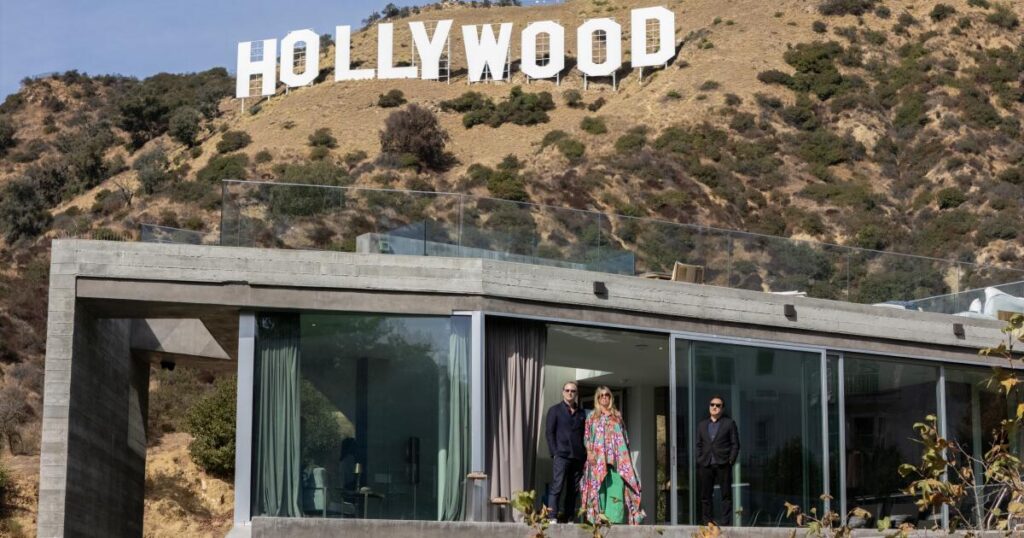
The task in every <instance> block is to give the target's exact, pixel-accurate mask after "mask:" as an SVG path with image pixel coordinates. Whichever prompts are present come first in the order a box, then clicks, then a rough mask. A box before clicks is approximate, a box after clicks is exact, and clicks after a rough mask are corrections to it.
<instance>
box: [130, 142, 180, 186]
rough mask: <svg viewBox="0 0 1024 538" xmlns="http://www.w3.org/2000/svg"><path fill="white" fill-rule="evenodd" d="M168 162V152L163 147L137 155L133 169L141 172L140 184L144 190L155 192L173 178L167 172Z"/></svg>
mask: <svg viewBox="0 0 1024 538" xmlns="http://www.w3.org/2000/svg"><path fill="white" fill-rule="evenodd" d="M168 164H169V163H168V161H167V154H166V153H164V150H163V148H161V147H156V148H153V149H151V150H149V151H147V152H145V153H143V154H142V155H139V156H138V157H136V159H135V162H134V163H133V164H132V169H134V170H135V171H136V172H138V174H139V185H140V186H141V187H142V192H144V193H146V194H153V193H155V192H157V191H159V190H160V189H161V188H162V187H163V186H164V184H165V183H166V182H167V180H169V179H170V178H171V175H170V174H169V173H168V172H167V165H168Z"/></svg>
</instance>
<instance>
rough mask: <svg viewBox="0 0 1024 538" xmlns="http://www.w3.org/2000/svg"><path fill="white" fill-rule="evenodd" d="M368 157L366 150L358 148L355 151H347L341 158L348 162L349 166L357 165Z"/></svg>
mask: <svg viewBox="0 0 1024 538" xmlns="http://www.w3.org/2000/svg"><path fill="white" fill-rule="evenodd" d="M366 157H367V155H366V152H365V151H363V150H361V149H357V150H355V151H350V152H348V153H346V154H345V156H344V157H342V158H341V160H342V161H343V162H344V163H345V164H347V165H348V166H349V167H353V166H355V165H357V164H359V163H361V162H363V161H365V160H366Z"/></svg>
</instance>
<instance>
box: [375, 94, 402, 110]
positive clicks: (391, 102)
mask: <svg viewBox="0 0 1024 538" xmlns="http://www.w3.org/2000/svg"><path fill="white" fill-rule="evenodd" d="M405 103H406V100H405V94H404V93H402V90H391V91H389V92H388V93H382V94H380V96H378V97H377V106H379V107H381V108H395V107H399V106H402V105H404V104H405Z"/></svg>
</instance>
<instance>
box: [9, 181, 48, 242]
mask: <svg viewBox="0 0 1024 538" xmlns="http://www.w3.org/2000/svg"><path fill="white" fill-rule="evenodd" d="M49 224H50V213H49V212H48V211H47V207H46V200H45V199H43V197H42V196H41V195H40V193H39V189H38V188H37V187H36V185H35V184H34V183H33V182H32V181H29V180H27V179H18V180H15V181H12V182H10V183H8V184H7V186H6V187H4V189H3V190H2V191H0V232H2V233H3V236H4V239H6V240H7V242H8V243H13V242H14V241H17V240H18V239H21V238H23V237H35V236H37V235H39V234H40V233H42V231H43V230H45V229H46V227H47V226H48V225H49Z"/></svg>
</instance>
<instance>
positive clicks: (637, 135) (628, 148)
mask: <svg viewBox="0 0 1024 538" xmlns="http://www.w3.org/2000/svg"><path fill="white" fill-rule="evenodd" d="M646 144H647V127H645V126H643V125H638V126H636V127H633V128H632V129H630V130H628V131H626V134H624V135H622V136H620V137H619V138H618V140H616V141H615V151H618V152H619V153H627V154H628V153H633V152H635V151H638V150H640V149H641V148H643V147H644V146H645V145H646Z"/></svg>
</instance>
